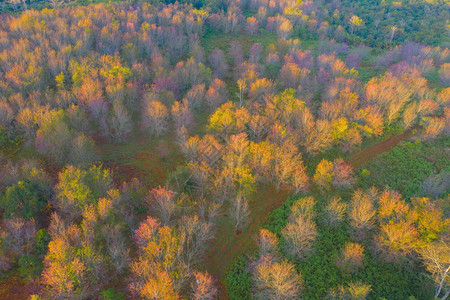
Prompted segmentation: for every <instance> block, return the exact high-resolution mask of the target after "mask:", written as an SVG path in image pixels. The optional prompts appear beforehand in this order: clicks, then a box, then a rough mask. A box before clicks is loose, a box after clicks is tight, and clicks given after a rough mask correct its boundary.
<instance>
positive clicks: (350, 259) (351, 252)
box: [336, 243, 364, 274]
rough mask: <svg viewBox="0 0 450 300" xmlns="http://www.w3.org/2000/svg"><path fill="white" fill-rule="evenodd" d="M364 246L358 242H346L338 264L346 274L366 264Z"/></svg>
mask: <svg viewBox="0 0 450 300" xmlns="http://www.w3.org/2000/svg"><path fill="white" fill-rule="evenodd" d="M363 251H364V247H363V246H362V245H360V244H356V243H346V244H345V247H344V249H342V251H341V254H340V257H339V258H338V260H337V262H336V265H337V266H338V268H339V269H340V270H341V272H343V273H344V274H348V273H353V272H356V271H357V270H358V269H359V268H361V267H362V265H363V264H364V253H363Z"/></svg>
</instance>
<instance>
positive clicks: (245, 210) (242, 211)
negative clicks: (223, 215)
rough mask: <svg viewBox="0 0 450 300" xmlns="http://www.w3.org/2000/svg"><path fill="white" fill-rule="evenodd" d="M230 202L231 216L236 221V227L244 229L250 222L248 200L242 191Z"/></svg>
mask: <svg viewBox="0 0 450 300" xmlns="http://www.w3.org/2000/svg"><path fill="white" fill-rule="evenodd" d="M230 204H231V205H230V216H231V218H232V219H233V221H234V227H235V228H236V229H242V228H243V227H245V225H246V223H247V222H248V218H249V215H250V210H249V207H248V200H247V199H246V198H245V197H244V196H243V195H242V193H238V194H237V195H236V197H234V198H233V199H232V200H231V203H230Z"/></svg>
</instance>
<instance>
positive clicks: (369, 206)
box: [348, 189, 376, 238]
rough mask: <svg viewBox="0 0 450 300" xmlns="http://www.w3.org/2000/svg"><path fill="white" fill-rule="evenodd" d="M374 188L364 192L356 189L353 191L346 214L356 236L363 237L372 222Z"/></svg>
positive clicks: (373, 214)
mask: <svg viewBox="0 0 450 300" xmlns="http://www.w3.org/2000/svg"><path fill="white" fill-rule="evenodd" d="M375 197H376V193H375V191H374V190H372V191H369V193H365V192H363V191H362V190H360V189H358V190H356V191H355V192H354V193H353V196H352V199H351V200H350V205H349V206H348V210H349V211H348V216H349V218H350V224H351V225H352V227H353V229H354V230H355V232H356V236H357V237H360V238H362V237H365V234H366V233H367V231H368V230H370V229H371V228H372V226H373V224H374V217H375V214H376V210H375V207H374V198H375Z"/></svg>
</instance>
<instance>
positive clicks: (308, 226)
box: [281, 213, 318, 259]
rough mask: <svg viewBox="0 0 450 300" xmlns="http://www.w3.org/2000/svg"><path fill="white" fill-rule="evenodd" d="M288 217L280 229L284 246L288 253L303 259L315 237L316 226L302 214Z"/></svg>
mask: <svg viewBox="0 0 450 300" xmlns="http://www.w3.org/2000/svg"><path fill="white" fill-rule="evenodd" d="M291 216H293V213H291ZM290 219H291V220H290V221H289V223H288V224H287V225H286V227H285V228H283V230H282V231H281V234H282V236H283V237H284V241H285V244H284V246H285V247H286V250H287V252H288V253H289V254H290V255H292V256H294V257H297V258H299V259H303V258H304V257H305V255H306V254H307V253H308V252H309V251H310V250H311V248H312V245H313V243H314V241H315V239H316V237H317V234H318V233H317V227H316V224H315V223H314V222H313V221H312V219H311V218H310V217H308V216H306V215H304V214H298V215H297V216H295V217H293V218H290Z"/></svg>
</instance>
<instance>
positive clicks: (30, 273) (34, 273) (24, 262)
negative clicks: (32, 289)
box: [19, 254, 43, 279]
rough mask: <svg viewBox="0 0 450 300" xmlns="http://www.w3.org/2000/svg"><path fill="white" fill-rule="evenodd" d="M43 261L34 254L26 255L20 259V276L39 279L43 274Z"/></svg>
mask: <svg viewBox="0 0 450 300" xmlns="http://www.w3.org/2000/svg"><path fill="white" fill-rule="evenodd" d="M42 267H43V264H42V261H41V260H40V259H39V257H37V255H34V254H25V255H22V256H21V257H20V258H19V274H20V276H22V277H23V278H26V279H31V278H35V277H39V276H40V275H41V272H42Z"/></svg>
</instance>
